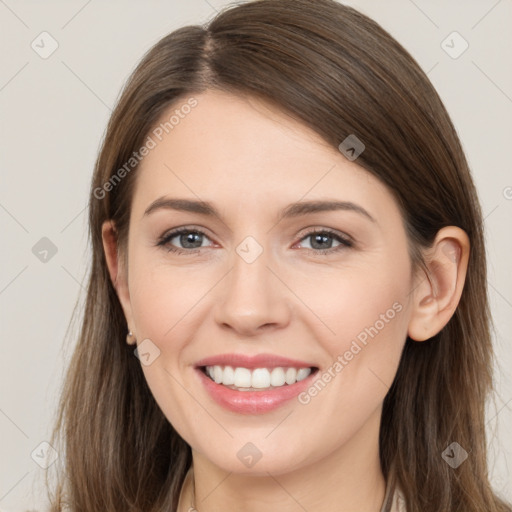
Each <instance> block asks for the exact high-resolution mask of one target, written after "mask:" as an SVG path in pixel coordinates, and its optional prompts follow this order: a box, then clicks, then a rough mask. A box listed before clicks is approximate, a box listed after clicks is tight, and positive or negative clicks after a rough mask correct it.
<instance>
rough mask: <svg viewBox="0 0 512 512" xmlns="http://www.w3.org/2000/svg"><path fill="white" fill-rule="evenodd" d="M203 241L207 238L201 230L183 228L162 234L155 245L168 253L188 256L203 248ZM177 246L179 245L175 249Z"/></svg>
mask: <svg viewBox="0 0 512 512" xmlns="http://www.w3.org/2000/svg"><path fill="white" fill-rule="evenodd" d="M205 240H209V238H208V237H207V236H206V234H205V233H203V232H202V231H201V230H199V229H193V228H187V227H185V228H179V229H175V230H173V231H171V232H169V233H166V234H164V235H163V236H162V237H160V239H159V240H158V242H157V245H158V246H161V247H165V248H166V249H167V250H168V251H169V252H175V253H178V254H190V253H193V252H197V250H198V249H200V248H201V247H205V245H204V244H203V242H204V241H205ZM177 244H180V245H179V246H178V247H176V245H177ZM206 245H207V244H206Z"/></svg>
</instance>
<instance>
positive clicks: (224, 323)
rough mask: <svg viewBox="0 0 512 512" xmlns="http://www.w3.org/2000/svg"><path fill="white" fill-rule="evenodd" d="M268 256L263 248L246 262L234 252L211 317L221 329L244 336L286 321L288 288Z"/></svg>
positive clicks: (288, 318)
mask: <svg viewBox="0 0 512 512" xmlns="http://www.w3.org/2000/svg"><path fill="white" fill-rule="evenodd" d="M268 260H269V259H268V258H267V256H266V252H265V251H264V252H263V253H262V254H260V256H259V257H258V258H257V259H256V260H255V261H252V262H250V263H249V262H248V261H246V260H244V258H243V257H241V256H239V254H237V253H236V252H235V253H234V255H233V265H232V268H231V271H230V272H229V273H228V274H227V275H226V277H225V278H224V279H223V280H222V283H219V285H221V290H220V295H219V296H218V301H217V303H216V306H215V315H214V317H215V321H216V322H217V324H218V325H219V326H220V327H221V328H222V329H231V330H233V331H235V332H236V333H237V334H239V335H240V336H244V337H247V336H257V335H258V334H261V333H263V332H268V331H269V330H271V329H281V328H283V327H286V326H287V325H288V324H289V322H290V316H291V315H290V313H291V307H290V306H291V304H290V302H289V299H290V292H289V290H288V288H287V287H286V286H285V284H283V281H282V278H278V277H277V275H276V274H277V273H276V271H275V270H274V269H273V268H269V267H272V266H274V265H272V263H271V262H269V261H268ZM269 263H270V265H269Z"/></svg>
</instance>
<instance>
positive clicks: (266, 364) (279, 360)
mask: <svg viewBox="0 0 512 512" xmlns="http://www.w3.org/2000/svg"><path fill="white" fill-rule="evenodd" d="M215 365H218V366H232V367H233V368H249V369H254V368H277V367H280V366H281V367H291V368H316V367H315V365H313V364H311V363H308V362H306V361H299V360H298V359H289V358H288V357H282V356H278V355H276V354H257V355H254V356H249V355H246V354H219V355H216V356H211V357H206V358H205V359H201V360H200V361H198V362H197V363H196V367H197V368H199V367H203V366H215Z"/></svg>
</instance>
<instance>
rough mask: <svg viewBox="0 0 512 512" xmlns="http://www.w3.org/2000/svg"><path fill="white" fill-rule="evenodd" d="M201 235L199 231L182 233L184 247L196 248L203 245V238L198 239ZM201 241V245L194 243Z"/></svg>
mask: <svg viewBox="0 0 512 512" xmlns="http://www.w3.org/2000/svg"><path fill="white" fill-rule="evenodd" d="M200 236H201V235H200V234H199V233H187V234H185V235H181V240H180V242H181V244H182V245H183V247H188V248H195V247H201V240H197V238H199V237H200ZM197 242H199V245H194V243H197Z"/></svg>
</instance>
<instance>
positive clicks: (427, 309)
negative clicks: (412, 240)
mask: <svg viewBox="0 0 512 512" xmlns="http://www.w3.org/2000/svg"><path fill="white" fill-rule="evenodd" d="M469 250H470V243H469V238H468V236H467V234H466V232H465V231H464V230H462V229H460V228H458V227H455V226H447V227H445V228H442V229H441V230H439V232H438V233H437V235H436V238H435V240H434V243H433V244H432V246H431V247H430V248H429V249H427V250H426V251H424V253H423V257H424V260H425V265H426V267H427V270H428V273H427V274H425V272H424V271H423V270H422V271H421V272H418V274H417V276H416V282H415V285H414V286H415V287H414V289H413V291H412V310H411V317H410V320H409V329H408V335H409V337H410V338H412V339H413V340H415V341H425V340H427V339H429V338H431V337H432V336H435V335H436V334H437V333H438V332H439V331H441V329H442V328H443V327H444V326H445V325H446V324H447V323H448V321H449V320H450V318H451V317H452V315H453V314H454V312H455V309H456V308H457V305H458V304H459V300H460V296H461V294H462V289H463V288H464V281H465V279H466V272H467V267H468V260H469Z"/></svg>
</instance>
